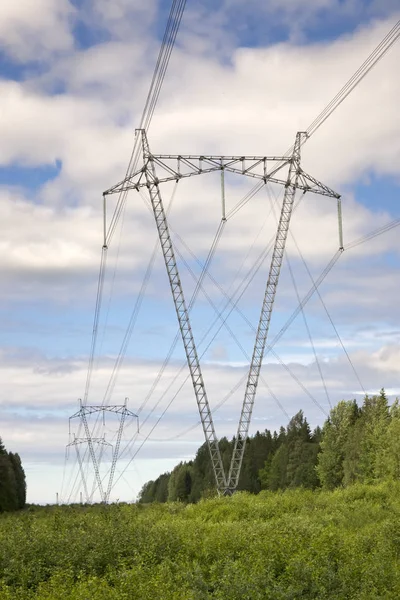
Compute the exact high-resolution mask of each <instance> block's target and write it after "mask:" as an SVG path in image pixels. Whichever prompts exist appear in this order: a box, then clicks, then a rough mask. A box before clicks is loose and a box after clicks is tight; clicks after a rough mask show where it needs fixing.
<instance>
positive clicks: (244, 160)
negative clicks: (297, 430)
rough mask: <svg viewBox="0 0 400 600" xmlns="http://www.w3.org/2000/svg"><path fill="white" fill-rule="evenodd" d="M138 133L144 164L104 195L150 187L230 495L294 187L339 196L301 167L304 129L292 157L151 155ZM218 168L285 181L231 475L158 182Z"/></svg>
mask: <svg viewBox="0 0 400 600" xmlns="http://www.w3.org/2000/svg"><path fill="white" fill-rule="evenodd" d="M137 133H138V134H139V135H141V141H142V151H143V165H142V166H141V167H140V169H138V170H137V171H135V172H134V173H133V174H130V175H128V176H127V177H126V178H125V179H124V180H123V181H121V182H119V183H117V184H116V185H115V186H113V187H111V188H109V189H108V190H107V191H105V192H104V194H103V197H104V199H105V197H106V196H107V195H109V194H116V193H123V192H127V191H129V190H137V191H138V190H140V189H141V188H147V190H148V193H149V196H150V201H151V206H152V209H153V215H154V219H155V222H156V226H157V231H158V236H159V240H160V244H161V249H162V253H163V257H164V262H165V267H166V270H167V274H168V279H169V284H170V288H171V292H172V297H173V301H174V305H175V310H176V314H177V317H178V322H179V327H180V331H181V336H182V341H183V345H184V348H185V353H186V359H187V364H188V367H189V371H190V376H191V380H192V385H193V389H194V393H195V396H196V401H197V406H198V410H199V414H200V419H201V423H202V427H203V432H204V436H205V439H206V442H207V445H208V448H209V452H210V457H211V463H212V467H213V471H214V476H215V481H216V485H217V489H218V491H219V492H221V493H223V494H231V493H233V492H234V491H235V489H236V488H237V485H238V482H239V476H240V471H241V466H242V462H243V456H244V451H245V446H246V441H247V437H248V432H249V427H250V423H251V416H252V411H253V407H254V401H255V397H256V392H257V386H258V380H259V376H260V370H261V366H262V361H263V357H264V351H265V345H266V341H267V336H268V330H269V325H270V321H271V315H272V309H273V304H274V300H275V296H276V291H277V287H278V281H279V275H280V270H281V266H282V261H283V257H284V252H285V246H286V240H287V235H288V231H289V225H290V219H291V215H292V211H293V205H294V200H295V195H296V191H297V190H302V191H303V192H304V193H305V192H313V193H316V194H320V195H322V196H329V197H331V198H337V199H338V201H339V199H340V195H339V194H337V193H336V192H334V191H333V190H332V189H331V188H329V187H328V186H326V185H324V184H323V183H321V182H320V181H318V180H317V179H315V178H314V177H312V176H311V175H309V174H307V173H305V172H304V171H303V169H302V168H301V164H300V149H301V145H302V143H303V140H304V139H305V137H306V135H307V134H306V133H303V132H298V133H297V135H296V140H295V144H294V149H293V153H292V154H291V155H290V156H214V155H168V154H164V155H162V154H152V153H151V152H150V148H149V144H148V140H147V135H146V131H145V130H144V129H140V130H137ZM285 169H287V175H286V177H282V176H281V173H282V171H284V170H285ZM215 171H221V178H222V183H223V176H224V174H225V172H228V173H236V174H239V175H245V176H247V177H252V178H255V179H258V180H260V184H261V185H263V184H267V183H275V184H278V185H282V186H284V188H285V190H284V197H283V203H282V209H281V214H280V219H279V224H278V228H277V232H276V237H275V243H274V249H273V253H272V259H271V265H270V270H269V275H268V280H267V284H266V289H265V294H264V300H263V304H262V308H261V314H260V319H259V324H258V329H257V334H256V339H255V344H254V351H253V355H252V359H251V363H250V368H249V373H248V378H247V384H246V389H245V394H244V400H243V405H242V410H241V414H240V419H239V426H238V430H237V435H236V438H235V446H234V450H233V455H232V459H231V464H230V468H229V472H228V474H226V472H225V469H224V466H223V463H222V457H221V453H220V450H219V445H218V438H217V435H216V432H215V428H214V423H213V418H212V414H211V410H210V405H209V401H208V397H207V392H206V387H205V382H204V378H203V374H202V370H201V365H200V360H199V356H198V353H197V348H196V344H195V340H194V335H193V331H192V327H191V323H190V318H189V311H188V308H187V305H186V301H185V297H184V293H183V288H182V282H181V278H180V275H179V270H178V265H177V261H176V258H175V252H174V248H173V244H172V240H171V236H170V233H169V228H168V221H167V217H166V214H165V210H164V205H163V201H162V196H161V191H160V185H161V184H162V183H164V182H168V181H179V180H180V179H183V178H187V177H192V176H195V175H202V174H204V173H211V172H215ZM223 188H224V186H223V185H222V189H223ZM104 204H105V201H104ZM222 216H223V219H225V203H224V198H223V215H222Z"/></svg>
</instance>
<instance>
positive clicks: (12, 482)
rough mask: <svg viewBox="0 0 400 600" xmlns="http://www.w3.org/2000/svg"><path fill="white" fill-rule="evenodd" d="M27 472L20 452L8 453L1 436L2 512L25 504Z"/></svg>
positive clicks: (0, 503) (0, 485)
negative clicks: (23, 466)
mask: <svg viewBox="0 0 400 600" xmlns="http://www.w3.org/2000/svg"><path fill="white" fill-rule="evenodd" d="M25 498H26V483H25V473H24V469H23V468H22V464H21V459H20V457H19V455H18V454H12V453H11V452H10V453H8V452H7V450H6V449H5V447H4V444H3V442H2V439H1V438H0V512H3V511H10V510H17V509H19V508H23V507H24V506H25Z"/></svg>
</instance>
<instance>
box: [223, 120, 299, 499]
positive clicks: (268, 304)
mask: <svg viewBox="0 0 400 600" xmlns="http://www.w3.org/2000/svg"><path fill="white" fill-rule="evenodd" d="M304 135H306V134H303V133H300V132H299V133H298V134H297V135H296V141H295V146H294V151H293V154H292V157H291V159H290V165H289V173H288V177H287V181H286V186H285V193H284V197H283V202H282V209H281V215H280V219H279V223H278V229H277V232H276V237H275V244H274V249H273V252H272V258H271V266H270V269H269V275H268V280H267V286H266V288H265V294H264V300H263V304H262V308H261V314H260V320H259V323H258V329H257V334H256V340H255V343H254V350H253V356H252V359H251V363H250V369H249V374H248V378H247V383H246V390H245V394H244V400H243V405H242V411H241V414H240V419H239V426H238V430H237V434H236V438H235V444H234V449H233V454H232V459H231V464H230V469H229V475H228V486H227V491H226V493H229V492H230V491H233V490H235V489H236V488H237V485H238V482H239V476H240V470H241V467H242V462H243V456H244V450H245V446H246V441H247V436H248V432H249V427H250V422H251V415H252V412H253V407H254V400H255V397H256V392H257V386H258V380H259V377H260V371H261V365H262V361H263V358H264V351H265V344H266V341H267V336H268V330H269V325H270V322H271V316H272V309H273V305H274V301H275V296H276V290H277V287H278V281H279V275H280V272H281V267H282V261H283V257H284V254H285V246H286V239H287V235H288V231H289V224H290V218H291V216H292V211H293V204H294V199H295V195H296V189H297V187H298V180H299V174H300V172H301V170H300V147H301V138H302V136H304Z"/></svg>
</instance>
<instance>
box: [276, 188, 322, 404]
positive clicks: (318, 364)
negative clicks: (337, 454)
mask: <svg viewBox="0 0 400 600" xmlns="http://www.w3.org/2000/svg"><path fill="white" fill-rule="evenodd" d="M268 192H270V190H268ZM269 197H270V202H271V206H272V212H273V214H274V218H275V221H276V224H277V225H278V215H277V214H276V212H275V207H274V205H275V202H276V203H278V200H277V198H276V197H274V195H273V194H272V192H270V194H269ZM292 237H293V233H292ZM285 261H286V264H287V266H288V269H289V274H290V278H291V280H292V285H293V288H294V290H295V294H296V298H297V303H298V304H300V303H301V299H300V293H299V290H298V287H297V283H296V279H295V276H294V272H293V269H292V264H291V261H290V259H289V256H288V253H287V251H285ZM318 294H319V292H318ZM301 315H302V318H303V323H304V327H305V329H306V332H307V335H308V339H309V342H310V346H311V349H312V352H313V355H314V361H315V364H316V366H317V369H318V373H319V376H320V379H321V382H322V385H323V388H324V391H325V396H326V399H327V401H328V405H329V408H332V404H331V399H330V396H329V392H328V388H327V386H326V382H325V377H324V374H323V372H322V367H321V364H320V361H319V358H318V355H317V352H316V350H315V345H314V340H313V339H312V335H311V330H310V327H309V325H308V321H307V317H306V313H305V311H304V307H303V308H302V309H301Z"/></svg>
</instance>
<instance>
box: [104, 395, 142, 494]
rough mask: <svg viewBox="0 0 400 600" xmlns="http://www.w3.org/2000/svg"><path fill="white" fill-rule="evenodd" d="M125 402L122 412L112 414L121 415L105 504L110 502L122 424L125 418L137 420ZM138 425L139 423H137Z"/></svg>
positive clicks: (116, 411) (114, 407) (117, 411)
mask: <svg viewBox="0 0 400 600" xmlns="http://www.w3.org/2000/svg"><path fill="white" fill-rule="evenodd" d="M126 402H127V400H126V399H125V404H124V406H123V408H122V410H113V411H112V412H115V413H118V414H120V415H121V420H120V422H119V428H118V433H117V441H116V443H115V448H114V451H113V458H112V463H111V470H110V476H109V478H108V486H107V492H106V497H105V502H106V503H107V502H108V501H109V500H110V494H111V490H112V484H113V481H114V475H115V469H116V466H117V460H118V457H119V448H120V445H121V437H122V431H123V429H124V423H125V419H126V417H129V416H130V417H136V419H138V416H137V415H135V413H133V412H131V411H130V410H128V409H127V408H126ZM112 408H113V409H119V408H120V407H116V406H113V407H112ZM138 423H139V421H138Z"/></svg>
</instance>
